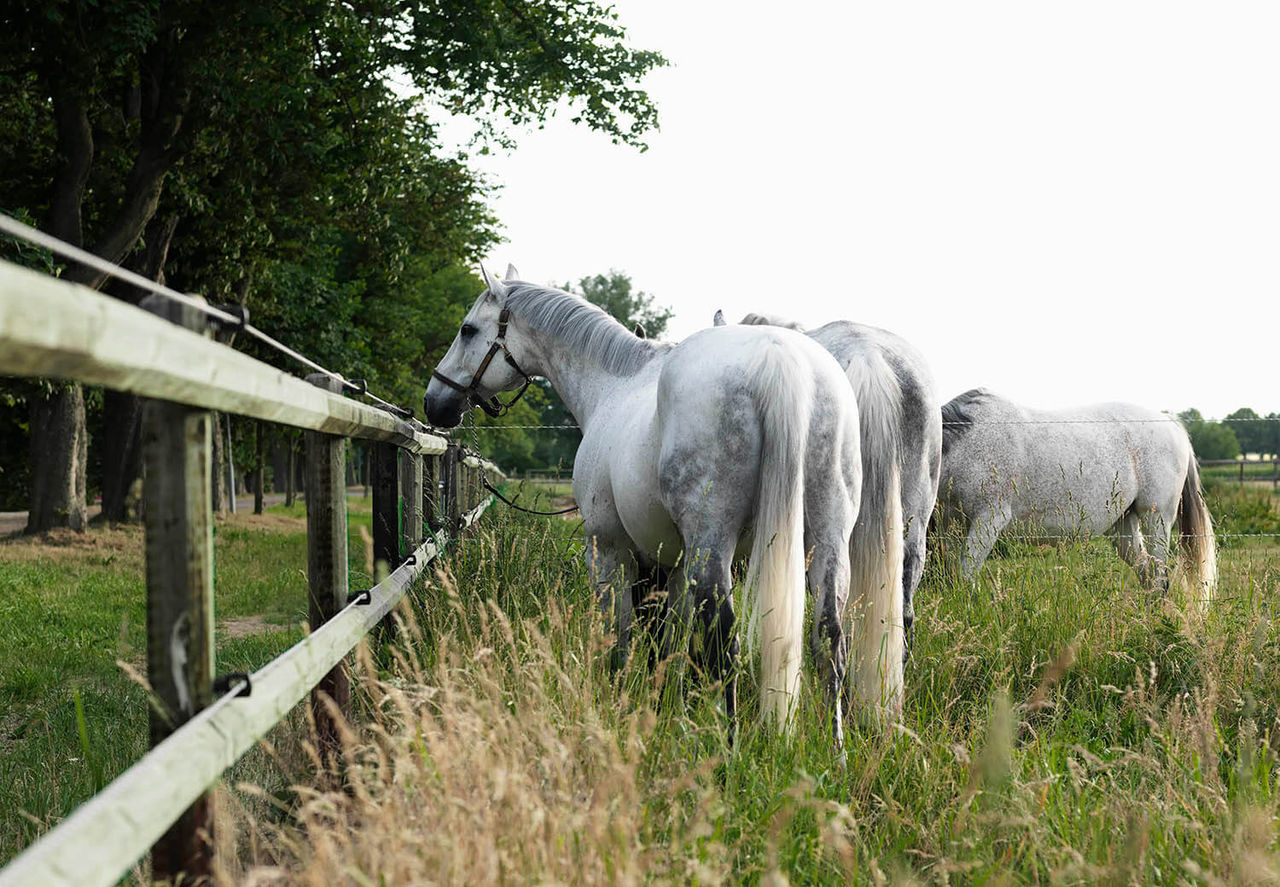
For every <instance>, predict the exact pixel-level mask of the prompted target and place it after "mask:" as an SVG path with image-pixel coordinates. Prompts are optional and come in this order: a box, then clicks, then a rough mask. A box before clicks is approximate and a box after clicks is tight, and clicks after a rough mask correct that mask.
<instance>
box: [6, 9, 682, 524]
mask: <svg viewBox="0 0 1280 887" xmlns="http://www.w3.org/2000/svg"><path fill="white" fill-rule="evenodd" d="M662 64H665V60H664V59H663V58H662V56H661V55H659V54H658V53H656V52H653V51H648V50H640V49H635V48H633V47H631V46H629V45H628V43H627V39H626V33H625V30H624V29H623V27H622V26H621V24H620V23H619V21H618V17H617V14H616V13H615V12H614V11H613V9H612V8H611V7H608V6H604V5H601V4H599V3H596V2H590V0H586V2H583V0H548V2H542V3H537V4H534V3H527V2H522V0H498V2H484V0H481V2H453V0H422V2H415V0H373V2H368V3H360V4H354V5H352V4H337V3H331V2H322V0H311V2H303V3H302V4H275V3H259V4H225V3H216V2H210V0H173V2H166V3H156V2H153V0H53V2H49V3H44V2H42V3H35V2H32V0H16V2H13V3H9V4H6V5H5V7H4V8H3V10H0V209H2V210H4V211H6V212H9V213H11V214H18V215H20V216H26V217H27V218H30V219H32V220H34V221H37V222H38V223H39V225H40V226H41V227H42V228H44V229H45V230H46V231H49V232H50V233H52V234H54V235H56V236H58V237H61V238H63V239H64V240H67V241H70V242H71V243H73V244H76V245H83V246H85V247H86V248H87V249H89V250H90V251H92V252H95V253H97V254H98V255H101V256H104V257H106V258H108V259H110V260H112V261H123V262H125V263H126V264H127V265H129V266H131V267H134V268H135V270H139V271H140V273H144V274H145V275H146V276H150V277H153V278H160V277H162V278H164V279H166V280H167V282H168V283H169V284H171V285H173V286H175V287H176V288H179V289H183V290H186V291H190V292H197V293H200V294H203V295H205V296H206V297H208V298H209V299H210V301H213V302H223V301H226V302H239V303H245V304H247V306H248V307H249V309H250V311H251V312H252V315H253V318H254V320H255V322H256V323H258V325H260V326H262V327H263V328H265V329H267V330H269V331H270V332H272V333H273V335H276V337H277V338H279V339H281V340H282V341H284V342H285V343H286V344H289V345H291V346H292V347H294V348H297V349H298V350H301V351H304V352H306V353H307V354H308V355H310V356H312V357H313V358H315V359H317V360H319V361H320V362H321V363H325V364H326V365H330V366H332V367H333V368H334V369H336V370H337V371H339V372H342V373H344V374H346V375H348V376H354V377H359V376H363V377H364V378H367V379H368V380H369V382H370V384H371V386H373V387H374V388H375V390H377V391H378V393H380V394H382V396H384V397H390V398H394V399H398V400H401V401H402V402H407V403H410V404H412V403H414V402H416V401H417V399H418V398H419V397H420V396H421V387H422V379H423V378H424V377H425V370H426V369H427V368H429V367H430V366H431V365H432V364H433V363H434V359H435V357H436V356H437V355H436V351H437V350H438V349H439V348H440V347H442V346H443V345H445V344H447V343H448V341H449V340H450V339H452V336H453V333H454V331H456V329H457V324H458V321H459V319H460V318H461V316H462V313H463V312H465V310H466V307H467V305H469V304H470V302H471V300H472V299H473V298H474V295H475V293H476V292H477V291H478V288H479V281H478V280H476V279H475V278H474V277H473V275H472V274H471V273H470V272H469V271H468V270H466V269H467V267H468V265H469V264H470V263H472V262H474V261H475V260H476V259H478V258H479V257H480V256H481V255H483V254H484V253H485V252H487V250H488V249H489V247H491V246H492V245H493V244H494V243H495V242H496V240H497V239H498V236H499V234H498V230H499V229H498V220H497V219H496V218H495V217H494V216H493V215H492V213H491V212H490V210H489V208H488V203H487V198H488V196H489V193H488V188H489V186H488V185H487V184H486V183H485V182H483V181H482V180H481V179H480V178H479V177H478V176H477V175H476V174H475V173H473V171H472V170H471V168H470V167H469V165H468V157H467V156H466V155H465V154H462V153H457V152H451V151H447V150H445V149H443V148H442V147H441V145H440V143H439V140H438V139H437V136H436V124H437V123H438V122H439V120H440V118H441V117H442V116H444V115H447V114H456V113H465V114H470V115H472V116H473V117H474V118H475V119H477V120H478V121H479V128H480V132H479V133H478V139H479V145H480V150H488V149H489V146H490V145H492V144H495V143H496V144H499V145H511V144H513V143H514V141H515V133H517V132H518V131H519V130H520V129H522V128H526V127H528V126H530V125H535V124H537V123H539V122H540V121H542V120H544V119H545V118H546V117H548V116H550V115H553V114H556V113H564V114H568V115H570V116H571V119H573V120H574V122H577V123H581V124H582V125H584V126H585V127H587V128H589V129H592V130H596V131H598V132H600V133H603V134H604V135H605V136H606V137H608V138H610V139H612V140H613V141H615V142H619V143H622V144H626V145H630V146H634V147H639V148H641V149H643V147H644V137H645V135H646V134H647V133H648V132H649V131H651V130H652V129H653V128H654V127H655V126H656V124H657V116H656V115H657V112H656V109H655V108H654V105H653V103H652V102H651V101H650V99H649V97H648V95H647V94H646V93H645V92H644V90H643V89H642V88H641V87H640V80H641V78H642V77H643V76H644V75H645V74H646V73H647V72H648V71H650V70H651V69H653V68H654V67H657V66H660V65H662ZM5 255H6V257H7V258H15V257H16V258H19V259H21V260H24V261H27V262H29V263H32V264H36V263H39V262H44V261H47V257H44V256H40V255H39V254H32V253H30V252H29V251H28V252H24V253H18V252H17V251H15V250H14V249H13V248H12V247H9V248H7V249H6V251H5ZM57 270H59V271H60V272H61V273H62V274H63V276H65V277H68V278H70V279H73V280H77V281H79V282H82V283H86V284H88V285H90V286H94V287H100V286H102V285H103V284H104V281H103V279H102V276H101V275H100V274H98V273H97V272H93V271H90V270H88V269H85V268H82V267H80V266H78V265H75V264H72V265H69V266H66V267H60V268H58V269H57ZM108 291H109V292H111V294H112V295H116V296H118V297H120V298H126V299H130V300H133V301H136V300H137V298H138V297H139V294H138V293H137V292H136V291H133V290H132V288H127V287H120V286H116V285H109V286H108ZM241 347H244V346H243V345H241ZM248 347H250V349H251V350H253V349H252V346H251V345H250V346H248ZM255 353H256V354H257V356H259V357H261V358H263V359H265V360H270V361H273V362H279V361H280V358H279V357H278V356H276V355H274V354H270V353H265V352H255ZM291 369H293V368H291ZM66 388H68V386H63V387H62V388H59V389H57V390H54V391H53V392H51V393H50V394H49V395H48V396H46V395H45V394H44V393H41V392H36V393H34V394H33V393H32V391H31V390H30V388H24V387H22V386H8V387H6V389H5V394H6V397H7V398H8V400H9V401H12V402H13V403H14V404H15V405H16V406H15V407H12V408H19V407H21V405H22V404H23V403H28V402H29V403H30V408H31V410H32V427H38V428H43V427H45V425H44V424H41V423H40V422H36V421H35V419H36V418H37V416H36V414H37V413H40V412H41V411H42V410H43V411H45V412H49V410H50V409H52V407H50V406H49V403H50V398H53V399H55V400H56V399H57V398H59V397H62V396H63V395H62V394H60V393H59V392H60V391H62V390H63V389H66ZM74 388H76V386H69V389H74ZM82 403H83V398H82V397H81V398H80V399H79V400H76V398H75V397H70V399H68V400H66V402H65V403H61V404H60V405H59V406H58V408H57V409H58V415H60V416H75V415H76V413H77V411H78V414H79V419H78V421H79V424H80V426H81V427H83V424H84V407H83V405H82ZM108 409H110V407H109V406H108ZM63 432H65V429H62V430H61V431H59V432H58V433H63ZM51 433H52V432H51ZM46 449H48V448H46ZM40 450H41V448H40V447H39V446H36V447H33V450H32V452H33V454H34V453H37V452H40ZM2 467H3V466H0V468H2ZM33 470H34V473H35V474H39V475H41V476H44V475H50V476H52V475H67V476H71V475H74V474H75V472H76V471H77V468H76V466H75V465H74V464H72V463H71V462H68V461H67V460H66V459H63V460H61V461H59V462H58V463H57V464H44V463H42V464H40V465H34V464H33ZM80 470H81V472H82V471H83V469H80ZM10 476H13V474H12V473H11V474H10ZM83 486H84V484H83V483H81V484H80V487H81V490H83ZM62 488H63V489H64V490H65V491H69V492H65V494H64V498H65V496H71V497H74V496H75V495H76V492H75V491H76V483H75V481H74V480H72V481H71V482H70V484H63V485H62ZM80 495H81V496H83V492H81V493H80ZM59 507H61V506H59ZM56 510H57V508H55V509H54V511H56Z"/></svg>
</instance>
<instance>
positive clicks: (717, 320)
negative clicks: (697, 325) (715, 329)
mask: <svg viewBox="0 0 1280 887" xmlns="http://www.w3.org/2000/svg"><path fill="white" fill-rule="evenodd" d="M727 323H728V322H727V321H726V320H725V319H724V312H723V311H721V310H720V309H719V308H717V309H716V316H715V317H713V318H711V324H712V326H725V325H727Z"/></svg>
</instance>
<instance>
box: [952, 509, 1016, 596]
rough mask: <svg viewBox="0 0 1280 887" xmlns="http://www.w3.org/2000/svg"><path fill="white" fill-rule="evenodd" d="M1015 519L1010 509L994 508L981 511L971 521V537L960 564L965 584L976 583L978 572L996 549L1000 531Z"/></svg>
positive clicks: (966, 543) (966, 544) (969, 536)
mask: <svg viewBox="0 0 1280 887" xmlns="http://www.w3.org/2000/svg"><path fill="white" fill-rule="evenodd" d="M1012 519H1013V515H1012V513H1011V512H1010V509H1008V508H1007V507H1006V508H1002V507H994V508H991V509H989V510H985V511H980V512H979V513H978V514H976V515H974V516H973V517H972V518H971V519H970V521H969V535H968V538H966V540H965V546H964V558H963V560H961V562H960V575H961V577H963V579H964V581H965V582H974V581H976V580H977V578H978V571H979V570H981V569H982V564H983V563H984V562H985V561H986V559H987V556H988V555H989V554H991V549H992V548H994V547H995V544H996V539H997V538H998V537H999V536H1000V531H1001V530H1003V529H1004V528H1005V527H1006V526H1008V525H1009V521H1010V520H1012Z"/></svg>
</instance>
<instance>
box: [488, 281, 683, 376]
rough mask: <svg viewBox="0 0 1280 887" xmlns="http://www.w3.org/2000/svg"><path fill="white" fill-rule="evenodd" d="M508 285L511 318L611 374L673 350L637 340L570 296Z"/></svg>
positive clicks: (525, 285)
mask: <svg viewBox="0 0 1280 887" xmlns="http://www.w3.org/2000/svg"><path fill="white" fill-rule="evenodd" d="M507 287H508V291H507V300H506V305H507V307H508V308H510V309H511V312H512V313H513V314H515V315H517V316H518V317H520V318H522V319H523V320H524V321H525V322H526V323H528V324H529V326H530V327H532V328H533V329H535V330H538V331H540V332H543V333H546V334H547V335H549V336H552V337H553V338H555V339H556V340H558V341H560V342H563V343H564V344H565V345H566V346H567V347H568V348H570V349H571V350H573V351H574V352H576V353H578V354H581V355H582V356H584V357H586V358H587V359H589V360H591V361H593V362H594V363H596V364H598V365H599V366H600V367H601V368H602V369H604V370H605V371H606V372H609V373H613V374H614V375H618V376H629V375H631V374H632V373H634V372H636V371H637V370H639V369H640V368H641V367H643V366H644V365H645V364H647V363H648V362H649V361H650V360H652V359H653V358H654V356H655V355H657V354H658V353H660V352H662V351H666V350H668V349H670V348H671V347H673V346H672V345H670V344H669V343H666V342H652V341H649V340H648V339H641V338H640V337H638V336H636V335H635V334H634V333H632V332H631V330H629V329H627V328H626V327H625V326H623V325H622V324H620V323H618V321H617V320H615V319H614V318H613V316H612V315H610V314H609V313H608V312H607V311H605V310H604V309H603V308H600V307H599V306H596V305H593V304H591V303H590V302H588V301H587V300H586V299H584V298H582V297H581V296H579V295H575V294H574V293H566V292H564V291H563V290H557V289H550V288H547V287H540V286H535V285H533V284H531V283H520V282H516V283H512V282H510V281H508V283H507Z"/></svg>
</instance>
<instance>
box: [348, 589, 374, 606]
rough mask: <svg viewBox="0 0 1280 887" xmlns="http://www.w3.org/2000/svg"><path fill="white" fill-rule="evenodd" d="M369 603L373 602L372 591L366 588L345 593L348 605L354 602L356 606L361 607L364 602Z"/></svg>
mask: <svg viewBox="0 0 1280 887" xmlns="http://www.w3.org/2000/svg"><path fill="white" fill-rule="evenodd" d="M371 603H373V592H372V591H371V590H369V589H368V588H366V589H365V590H364V591H353V592H351V594H349V595H347V605H348V606H350V605H351V604H355V605H356V606H358V607H363V606H365V605H366V604H371Z"/></svg>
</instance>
